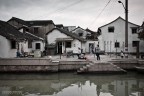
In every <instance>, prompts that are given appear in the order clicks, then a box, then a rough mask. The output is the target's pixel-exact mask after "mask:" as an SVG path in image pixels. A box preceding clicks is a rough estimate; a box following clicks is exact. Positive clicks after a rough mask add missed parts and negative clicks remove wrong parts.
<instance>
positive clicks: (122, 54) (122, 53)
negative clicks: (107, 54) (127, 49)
mask: <svg viewBox="0 0 144 96" xmlns="http://www.w3.org/2000/svg"><path fill="white" fill-rule="evenodd" d="M120 56H121V58H123V57H124V52H123V51H122V50H121V53H120Z"/></svg>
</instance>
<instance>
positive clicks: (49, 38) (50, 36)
mask: <svg viewBox="0 0 144 96" xmlns="http://www.w3.org/2000/svg"><path fill="white" fill-rule="evenodd" d="M57 38H70V37H69V36H67V35H65V34H64V33H61V32H60V31H59V30H53V32H51V33H49V34H48V35H47V41H48V44H51V43H56V39H57Z"/></svg>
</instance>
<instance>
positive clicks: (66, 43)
mask: <svg viewBox="0 0 144 96" xmlns="http://www.w3.org/2000/svg"><path fill="white" fill-rule="evenodd" d="M47 42H48V44H49V45H51V44H54V45H56V53H57V54H60V53H65V52H68V51H73V53H76V54H77V53H80V52H81V49H82V50H83V52H85V40H84V39H81V38H79V37H78V36H77V35H75V34H73V33H71V32H68V31H65V30H63V29H59V28H54V29H53V30H52V31H50V32H48V33H47Z"/></svg>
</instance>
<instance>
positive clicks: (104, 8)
mask: <svg viewBox="0 0 144 96" xmlns="http://www.w3.org/2000/svg"><path fill="white" fill-rule="evenodd" d="M110 2H111V0H109V1H108V3H107V4H106V5H105V6H104V8H103V9H102V10H101V12H100V13H99V14H98V15H97V17H96V18H95V19H94V20H93V21H92V23H90V25H89V26H88V27H90V26H92V25H93V24H94V23H95V21H96V20H97V19H98V18H99V16H100V15H101V14H102V13H103V11H104V10H105V8H106V7H107V6H108V4H109V3H110Z"/></svg>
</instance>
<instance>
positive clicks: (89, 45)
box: [71, 27, 98, 53]
mask: <svg viewBox="0 0 144 96" xmlns="http://www.w3.org/2000/svg"><path fill="white" fill-rule="evenodd" d="M71 32H72V33H75V34H77V35H78V36H79V37H80V38H84V39H86V43H85V51H86V53H92V50H93V49H94V48H95V47H96V46H97V44H98V39H97V32H94V31H91V30H90V29H88V28H87V29H86V30H85V29H83V28H81V27H77V28H75V29H74V30H72V31H71Z"/></svg>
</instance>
